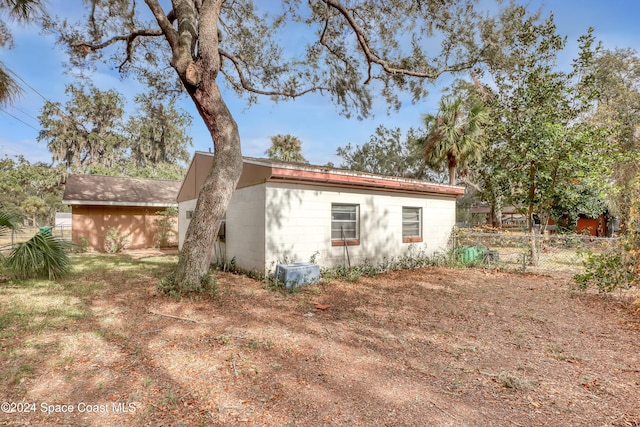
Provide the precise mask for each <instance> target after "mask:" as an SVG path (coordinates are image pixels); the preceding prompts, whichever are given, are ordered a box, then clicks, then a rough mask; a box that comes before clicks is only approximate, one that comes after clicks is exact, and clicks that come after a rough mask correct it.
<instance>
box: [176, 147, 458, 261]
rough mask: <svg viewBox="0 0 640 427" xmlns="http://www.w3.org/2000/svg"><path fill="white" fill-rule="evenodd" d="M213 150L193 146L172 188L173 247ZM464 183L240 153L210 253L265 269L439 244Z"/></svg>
mask: <svg viewBox="0 0 640 427" xmlns="http://www.w3.org/2000/svg"><path fill="white" fill-rule="evenodd" d="M212 162H213V155H212V154H210V153H203V152H196V154H195V156H194V158H193V159H192V162H191V164H190V166H189V170H188V172H187V175H186V177H185V180H184V182H183V183H182V187H181V188H180V191H179V193H178V206H179V220H178V224H179V247H180V248H181V247H182V243H183V241H184V238H185V235H186V231H187V227H188V226H189V221H190V217H191V214H192V212H193V209H194V208H195V205H196V200H197V197H198V194H199V192H200V189H201V188H202V185H203V183H204V180H205V178H206V176H207V174H208V173H209V171H210V169H211V165H212ZM462 194H464V188H463V187H458V186H451V185H442V184H434V183H430V182H425V181H420V180H413V179H406V178H396V177H388V176H381V175H374V174H367V173H361V172H355V171H351V170H344V169H335V168H328V167H324V166H313V165H308V164H301V163H287V162H280V161H274V160H269V159H258V158H251V157H245V158H244V166H243V171H242V176H241V177H240V181H239V182H238V185H237V187H236V191H235V192H234V194H233V196H232V199H231V202H230V204H229V207H228V209H227V213H226V219H225V224H224V226H223V227H221V230H220V234H221V237H222V239H221V241H220V242H219V244H218V245H217V247H216V248H215V254H214V256H216V257H224V258H225V259H226V260H231V259H234V258H235V262H236V265H237V266H238V267H239V268H241V269H243V270H246V271H256V272H263V273H267V272H269V271H271V270H272V269H273V268H274V267H275V264H276V263H278V262H283V261H285V260H286V261H291V262H300V261H309V260H310V259H311V258H312V257H313V258H315V259H316V260H317V262H318V263H319V264H320V265H321V266H323V267H333V266H337V265H347V263H351V264H352V265H355V264H358V263H361V262H363V261H364V260H368V261H369V262H371V263H373V264H376V263H378V262H381V261H383V260H384V259H385V258H387V259H389V258H395V257H399V256H402V255H405V254H407V253H408V252H409V251H410V250H411V249H413V250H414V251H416V253H417V251H422V252H424V253H427V254H433V253H435V252H437V251H441V250H444V249H446V247H447V244H448V242H449V238H450V235H451V232H452V230H453V227H454V225H455V206H456V198H457V197H459V196H461V195H462Z"/></svg>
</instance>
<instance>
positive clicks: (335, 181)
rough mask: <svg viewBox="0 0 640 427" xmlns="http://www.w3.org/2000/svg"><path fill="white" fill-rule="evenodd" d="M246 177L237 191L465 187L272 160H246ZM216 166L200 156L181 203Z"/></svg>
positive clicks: (434, 191)
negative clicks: (292, 186)
mask: <svg viewBox="0 0 640 427" xmlns="http://www.w3.org/2000/svg"><path fill="white" fill-rule="evenodd" d="M243 160H244V165H243V171H242V176H241V177H240V181H239V182H238V185H237V188H243V187H249V186H252V185H257V184H261V183H264V182H267V181H280V182H292V183H298V184H310V185H322V186H330V187H342V188H359V189H368V190H382V191H391V192H401V193H411V194H430V195H439V196H447V197H458V196H461V195H463V194H464V187H460V186H454V185H445V184H436V183H433V182H428V181H422V180H418V179H411V178H402V177H393V176H385V175H377V174H371V173H366V172H359V171H354V170H350V169H339V168H330V167H327V166H318V165H310V164H307V163H290V162H282V161H278V160H271V159H261V158H255V157H244V158H243ZM212 163H213V154H211V153H205V152H196V153H195V156H194V158H193V160H192V161H191V165H190V166H189V170H188V171H187V176H186V177H185V180H184V182H183V183H182V187H181V188H180V191H179V193H178V202H183V201H185V200H191V199H195V198H196V197H198V194H199V193H200V188H202V185H203V183H204V180H205V179H206V177H207V175H208V173H209V170H210V169H211V166H212Z"/></svg>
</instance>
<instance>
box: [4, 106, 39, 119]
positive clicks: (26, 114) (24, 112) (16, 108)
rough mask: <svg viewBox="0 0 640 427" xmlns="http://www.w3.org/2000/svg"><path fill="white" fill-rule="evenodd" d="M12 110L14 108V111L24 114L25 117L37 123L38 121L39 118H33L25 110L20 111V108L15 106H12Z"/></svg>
mask: <svg viewBox="0 0 640 427" xmlns="http://www.w3.org/2000/svg"><path fill="white" fill-rule="evenodd" d="M11 108H13V109H14V110H16V111H18V112H20V113H22V114H24V115H25V116H27V117H29V118H30V119H32V120H35V121H36V122H37V121H38V119H37V118H35V117H33V116H32V115H31V114H29V113H27V112H26V111H23V110H21V109H19V108H18V107H16V106H14V105H12V106H11Z"/></svg>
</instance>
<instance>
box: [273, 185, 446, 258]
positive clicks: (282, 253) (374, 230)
mask: <svg viewBox="0 0 640 427" xmlns="http://www.w3.org/2000/svg"><path fill="white" fill-rule="evenodd" d="M266 187H267V189H266V205H265V224H266V230H265V234H264V235H265V239H266V240H265V264H266V267H267V270H268V269H269V267H270V266H271V265H272V264H275V263H277V262H282V261H284V260H287V261H291V262H301V261H309V259H310V258H311V257H312V256H313V255H314V254H316V253H317V255H318V256H317V262H318V263H319V264H320V265H321V266H323V267H333V266H337V265H347V262H348V261H347V251H348V258H349V260H350V262H351V264H352V265H354V264H359V263H362V262H363V261H364V260H365V259H366V260H368V261H370V262H371V263H373V264H376V263H379V262H382V261H383V259H384V258H385V257H386V258H387V259H388V258H391V257H398V256H402V255H406V254H408V253H409V251H410V250H413V251H416V252H417V251H424V252H425V253H427V254H433V253H435V252H437V251H439V250H444V249H446V247H447V244H448V241H449V237H450V234H451V231H452V229H453V227H454V225H455V198H453V197H442V196H432V195H414V194H404V193H392V192H385V191H376V190H353V189H341V188H333V187H322V186H315V185H299V184H288V183H277V182H268V183H267V184H266ZM333 203H339V204H357V205H359V221H360V224H359V227H360V232H359V240H360V243H359V244H358V245H353V246H351V245H349V246H346V249H345V246H334V245H332V242H331V205H332V204H333ZM403 206H404V207H419V208H422V242H413V243H403V239H402V207H403ZM414 253H415V252H414Z"/></svg>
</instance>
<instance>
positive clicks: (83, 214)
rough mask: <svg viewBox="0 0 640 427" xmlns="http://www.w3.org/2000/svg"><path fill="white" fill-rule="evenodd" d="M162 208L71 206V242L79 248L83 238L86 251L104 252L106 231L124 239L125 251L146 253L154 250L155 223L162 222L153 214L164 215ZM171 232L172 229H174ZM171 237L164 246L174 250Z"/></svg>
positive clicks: (156, 225) (158, 216) (174, 240)
mask: <svg viewBox="0 0 640 427" xmlns="http://www.w3.org/2000/svg"><path fill="white" fill-rule="evenodd" d="M165 210H166V208H162V207H153V208H148V207H135V206H92V205H87V206H82V205H81V206H72V208H71V214H72V227H73V228H72V236H71V238H72V241H73V242H74V243H76V244H80V239H81V238H84V239H86V240H87V242H88V244H89V248H91V249H93V250H95V251H98V252H104V251H105V237H106V235H107V231H108V230H109V228H110V227H114V228H115V229H116V230H117V231H118V233H119V234H120V235H128V236H129V237H128V244H127V246H126V248H127V249H146V248H152V247H155V246H156V236H157V232H158V221H159V220H160V219H162V216H161V215H157V214H156V212H160V211H165ZM174 228H175V227H174ZM176 244H177V239H176V237H175V233H174V235H173V236H172V237H171V238H170V239H169V242H168V245H169V246H175V245H176Z"/></svg>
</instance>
